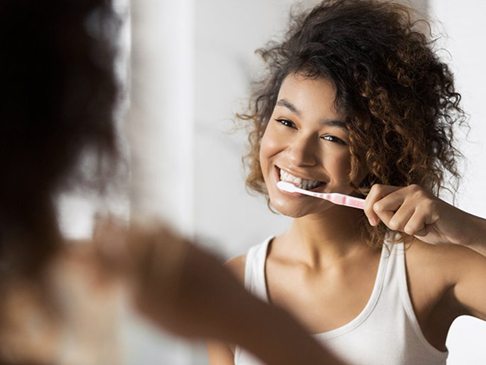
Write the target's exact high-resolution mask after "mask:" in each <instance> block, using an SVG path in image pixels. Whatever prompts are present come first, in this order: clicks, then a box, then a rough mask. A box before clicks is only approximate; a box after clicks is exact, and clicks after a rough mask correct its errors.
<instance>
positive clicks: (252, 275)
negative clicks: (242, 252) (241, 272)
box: [245, 236, 273, 301]
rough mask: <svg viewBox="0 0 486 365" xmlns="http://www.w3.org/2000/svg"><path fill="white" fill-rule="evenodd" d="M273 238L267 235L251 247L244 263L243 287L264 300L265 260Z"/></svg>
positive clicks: (265, 292) (265, 298)
mask: <svg viewBox="0 0 486 365" xmlns="http://www.w3.org/2000/svg"><path fill="white" fill-rule="evenodd" d="M272 240H273V236H272V237H268V238H267V239H266V240H265V241H263V242H262V243H260V244H258V245H255V246H253V247H251V248H250V249H249V250H248V253H247V254H246V264H245V287H246V289H247V290H248V291H250V292H251V293H253V294H255V295H257V296H258V297H260V298H261V299H262V300H264V301H268V296H267V288H266V280H265V261H266V258H267V253H268V246H269V244H270V242H271V241H272Z"/></svg>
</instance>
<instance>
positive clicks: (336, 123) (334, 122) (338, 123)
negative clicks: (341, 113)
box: [277, 99, 348, 131]
mask: <svg viewBox="0 0 486 365" xmlns="http://www.w3.org/2000/svg"><path fill="white" fill-rule="evenodd" d="M277 105H278V106H283V107H284V108H287V109H288V110H290V111H291V112H292V113H295V114H297V115H298V116H299V117H301V116H302V113H301V112H300V110H299V109H297V107H296V106H295V105H294V104H292V103H291V102H290V101H288V100H286V99H279V100H278V101H277ZM320 124H322V125H325V126H329V127H338V128H342V129H344V130H346V131H347V130H348V129H347V128H346V122H343V121H342V120H339V119H323V120H321V121H320Z"/></svg>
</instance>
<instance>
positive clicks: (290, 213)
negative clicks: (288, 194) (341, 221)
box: [270, 199, 331, 218]
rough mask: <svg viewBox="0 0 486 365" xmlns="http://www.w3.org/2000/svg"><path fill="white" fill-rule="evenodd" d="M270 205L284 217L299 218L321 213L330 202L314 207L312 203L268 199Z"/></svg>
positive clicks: (327, 207)
mask: <svg viewBox="0 0 486 365" xmlns="http://www.w3.org/2000/svg"><path fill="white" fill-rule="evenodd" d="M322 203H325V202H322ZM270 206H271V207H272V209H273V210H275V211H277V212H278V213H280V214H281V215H284V216H286V217H289V218H301V217H304V216H306V215H309V214H316V213H322V212H323V211H325V210H327V209H329V208H330V207H331V204H329V205H328V204H319V207H316V206H314V205H313V204H312V203H310V204H309V203H307V204H306V203H305V202H300V203H297V202H289V201H288V200H287V199H270Z"/></svg>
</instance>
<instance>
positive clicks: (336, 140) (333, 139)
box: [321, 134, 346, 146]
mask: <svg viewBox="0 0 486 365" xmlns="http://www.w3.org/2000/svg"><path fill="white" fill-rule="evenodd" d="M321 138H322V139H324V140H325V141H329V142H334V143H339V144H341V145H344V146H345V145H346V142H344V141H343V140H342V139H341V138H338V137H335V136H332V135H329V134H326V135H324V136H322V137H321Z"/></svg>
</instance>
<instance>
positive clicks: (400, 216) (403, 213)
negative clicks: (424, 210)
mask: <svg viewBox="0 0 486 365" xmlns="http://www.w3.org/2000/svg"><path fill="white" fill-rule="evenodd" d="M398 201H403V198H400V199H398V198H397V199H396V200H395V201H394V202H390V204H389V205H388V207H390V209H388V210H387V211H391V212H393V211H394V210H395V209H396V208H395V204H394V203H396V202H398ZM414 213H415V205H414V204H411V203H410V202H407V201H406V200H405V201H403V203H402V204H401V205H399V206H398V209H396V211H395V213H394V214H393V216H392V217H391V218H390V220H388V221H387V222H384V223H385V224H386V226H387V227H388V228H390V229H391V230H393V231H399V232H405V227H406V226H407V224H408V223H409V221H410V219H412V217H413V215H414Z"/></svg>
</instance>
